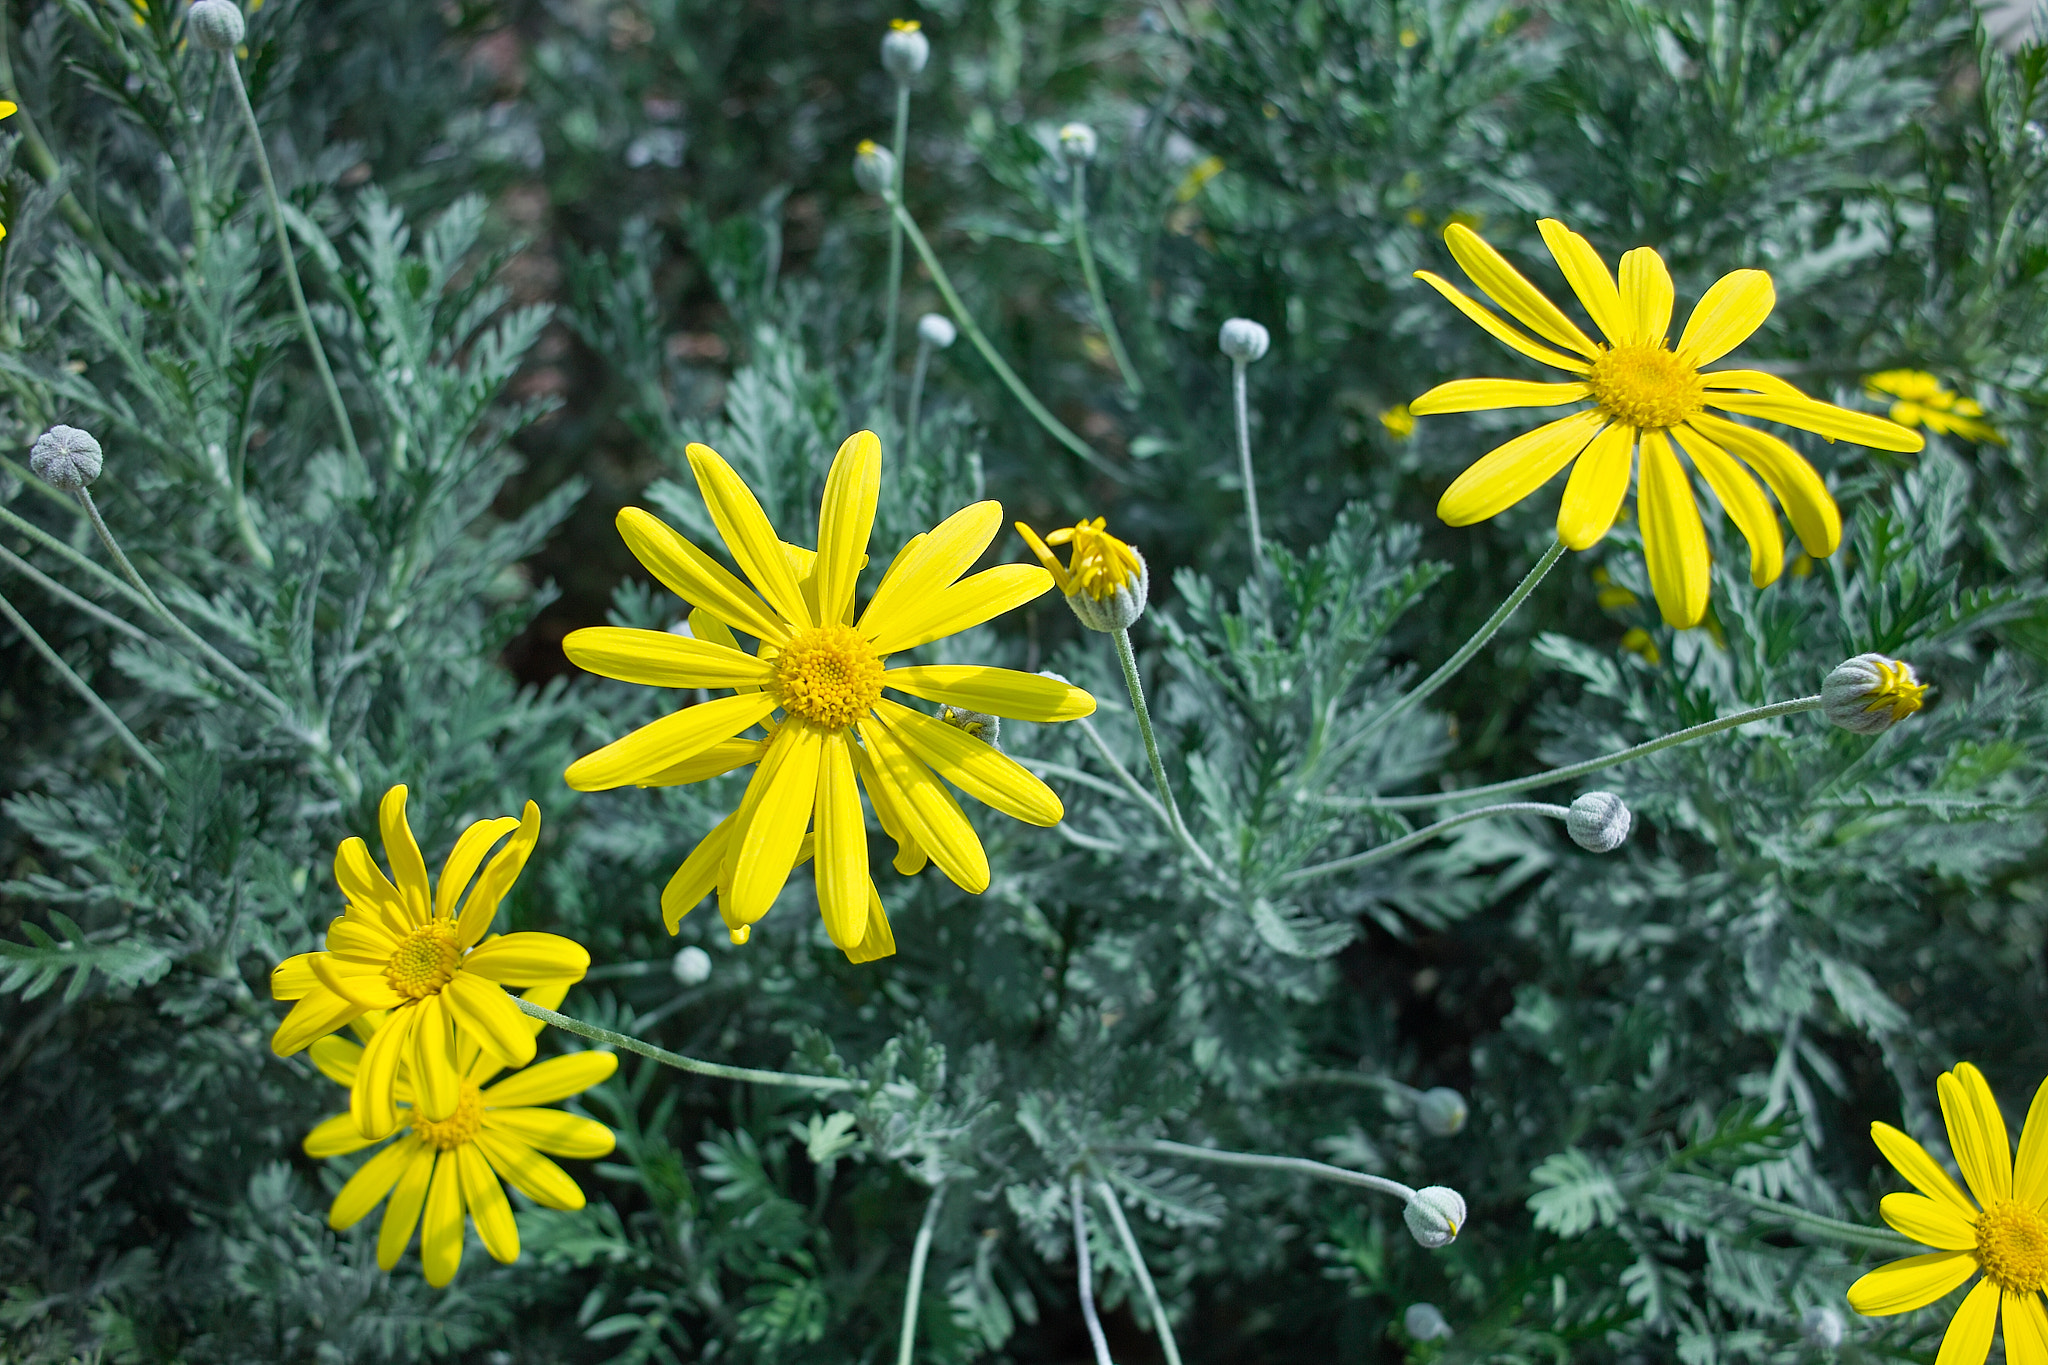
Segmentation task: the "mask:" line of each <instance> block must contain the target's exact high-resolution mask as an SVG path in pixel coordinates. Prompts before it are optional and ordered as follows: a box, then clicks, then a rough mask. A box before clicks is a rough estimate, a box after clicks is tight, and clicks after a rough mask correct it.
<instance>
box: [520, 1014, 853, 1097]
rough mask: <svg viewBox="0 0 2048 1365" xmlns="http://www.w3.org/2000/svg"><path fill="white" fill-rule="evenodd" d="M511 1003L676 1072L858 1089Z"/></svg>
mask: <svg viewBox="0 0 2048 1365" xmlns="http://www.w3.org/2000/svg"><path fill="white" fill-rule="evenodd" d="M512 1003H513V1004H515V1005H517V1006H519V1008H520V1009H522V1010H525V1011H526V1012H527V1013H528V1014H529V1015H531V1016H533V1017H534V1018H535V1019H538V1020H540V1021H541V1022H543V1023H547V1024H553V1025H554V1026H555V1027H556V1028H558V1029H561V1030H563V1031H564V1032H567V1033H573V1034H576V1035H577V1036H578V1037H581V1038H588V1039H589V1040H590V1041H591V1042H593V1043H605V1044H608V1045H610V1046H612V1047H622V1048H624V1049H625V1050H626V1051H628V1052H634V1053H638V1054H639V1055H640V1056H642V1057H647V1058H650V1059H652V1060H654V1061H657V1062H660V1063H661V1064H662V1065H663V1066H672V1067H674V1068H675V1069H676V1070H678V1071H688V1072H692V1073H694V1074H696V1075H699V1076H712V1077H715V1078H717V1079H718V1080H722V1081H746V1082H748V1083H749V1084H752V1085H787V1086H792V1087H795V1088H796V1089H799V1090H818V1091H840V1090H858V1089H860V1082H859V1081H849V1080H844V1079H841V1078H840V1077H837V1076H801V1075H798V1074H796V1073H795V1072H791V1071H759V1070H756V1069H755V1068H753V1067H751V1066H727V1065H725V1064H724V1063H723V1062H700V1061H698V1060H697V1059H696V1058H695V1057H685V1056H683V1054H682V1053H680V1052H670V1051H669V1050H668V1049H667V1048H660V1047H656V1046H655V1045H654V1044H652V1043H643V1042H641V1041H640V1040H639V1039H638V1038H635V1037H633V1036H632V1035H630V1034H625V1033H614V1032H613V1031H612V1030H610V1029H608V1028H600V1027H598V1026H597V1025H596V1024H586V1023H584V1022H583V1021H582V1020H581V1019H572V1018H570V1017H569V1016H568V1015H566V1014H558V1013H556V1012H555V1011H554V1010H551V1009H548V1008H547V1007H546V1006H544V1005H536V1004H534V1003H533V1002H532V1001H531V1000H521V999H519V998H518V997H517V996H514V997H513V1000H512Z"/></svg>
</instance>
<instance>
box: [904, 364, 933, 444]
mask: <svg viewBox="0 0 2048 1365" xmlns="http://www.w3.org/2000/svg"><path fill="white" fill-rule="evenodd" d="M931 366H932V344H931V343H930V342H929V341H926V340H925V339H924V338H923V337H919V338H918V339H917V363H916V364H914V365H912V366H911V367H910V401H909V402H908V403H906V404H905V405H904V408H903V458H904V460H905V461H906V462H911V463H914V462H915V461H916V460H917V423H918V418H919V417H920V416H921V415H922V414H921V412H920V409H922V408H923V407H924V379H925V374H926V372H927V371H929V370H930V369H931Z"/></svg>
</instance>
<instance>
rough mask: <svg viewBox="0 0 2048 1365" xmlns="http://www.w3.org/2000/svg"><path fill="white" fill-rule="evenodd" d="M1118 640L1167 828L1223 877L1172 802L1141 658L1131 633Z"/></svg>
mask: <svg viewBox="0 0 2048 1365" xmlns="http://www.w3.org/2000/svg"><path fill="white" fill-rule="evenodd" d="M1114 638H1115V640H1116V659H1117V662H1118V663H1120V664H1122V665H1123V669H1124V686H1125V687H1127V688H1129V689H1130V693H1131V711H1132V713H1133V714H1135V715H1136V716H1137V718H1138V733H1139V734H1141V735H1143V736H1144V737H1145V757H1146V758H1147V759H1149V760H1150V761H1151V763H1152V781H1153V782H1154V783H1155V784H1157V786H1158V787H1159V800H1160V803H1161V805H1162V806H1163V807H1164V808H1165V813H1166V817H1167V827H1168V828H1169V829H1171V830H1172V831H1173V834H1174V837H1175V838H1177V839H1179V840H1180V841H1181V844H1182V845H1183V846H1184V847H1186V849H1187V851H1188V852H1190V853H1192V854H1194V855H1195V861H1197V862H1199V863H1200V864H1201V865H1202V866H1203V868H1204V869H1206V870H1207V871H1208V873H1209V875H1210V876H1212V877H1220V876H1222V872H1221V871H1220V870H1219V869H1218V868H1217V866H1216V864H1215V862H1214V860H1212V859H1211V858H1210V857H1209V855H1208V853H1207V852H1205V851H1204V850H1203V848H1202V846H1201V845H1200V844H1198V843H1196V842H1195V836H1194V835H1192V834H1190V833H1189V832H1188V825H1187V821H1185V820H1183V819H1181V816H1180V806H1179V804H1178V803H1177V802H1175V801H1174V799H1173V785H1172V784H1171V783H1170V782H1168V781H1167V780H1166V764H1165V763H1164V762H1163V761H1162V760H1161V759H1160V757H1159V737H1158V736H1157V735H1155V734H1154V733H1153V732H1152V711H1151V708H1149V707H1148V706H1146V705H1145V684H1144V683H1143V682H1141V681H1139V678H1138V656H1137V655H1136V654H1135V653H1134V652H1133V651H1132V649H1131V632H1130V631H1129V630H1127V629H1122V628H1119V629H1118V630H1117V631H1116V633H1115V636H1114Z"/></svg>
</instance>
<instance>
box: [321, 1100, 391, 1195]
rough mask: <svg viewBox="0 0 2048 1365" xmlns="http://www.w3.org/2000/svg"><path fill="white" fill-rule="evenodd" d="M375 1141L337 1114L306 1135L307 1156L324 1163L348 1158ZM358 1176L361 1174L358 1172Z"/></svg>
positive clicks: (348, 1119)
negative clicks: (343, 1157) (330, 1158)
mask: <svg viewBox="0 0 2048 1365" xmlns="http://www.w3.org/2000/svg"><path fill="white" fill-rule="evenodd" d="M375 1141H376V1139H375V1138H366V1137H364V1136H363V1135H362V1134H361V1133H360V1132H358V1131H356V1121H355V1120H354V1119H352V1118H350V1117H349V1116H348V1115H347V1114H336V1115H334V1116H333V1117H332V1118H327V1119H322V1120H321V1121H320V1122H319V1123H318V1124H316V1125H315V1126H314V1128H313V1131H312V1132H310V1133H308V1134H306V1155H307V1156H310V1157H316V1158H318V1159H320V1160H323V1161H324V1160H326V1159H327V1158H329V1157H336V1156H347V1155H348V1154H349V1153H350V1152H360V1151H362V1150H363V1148H365V1147H367V1146H369V1145H370V1144H371V1143H372V1142H375ZM358 1174H361V1173H360V1172H358ZM391 1178H392V1179H393V1180H396V1179H398V1173H397V1172H396V1171H393V1172H392V1174H391ZM389 1188H390V1186H388V1185H387V1186H386V1187H385V1189H389ZM383 1197H384V1190H379V1191H378V1192H377V1199H382V1198H383ZM370 1202H371V1203H373V1204H374V1203H376V1202H377V1201H376V1199H373V1200H371V1201H370ZM349 1221H350V1222H354V1221H355V1220H354V1219H350V1220H349Z"/></svg>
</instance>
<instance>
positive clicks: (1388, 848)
mask: <svg viewBox="0 0 2048 1365" xmlns="http://www.w3.org/2000/svg"><path fill="white" fill-rule="evenodd" d="M1570 814H1571V811H1570V810H1569V809H1568V808H1566V807H1564V806H1553V805H1551V804H1549V803H1548V802H1544V801H1510V802H1507V803H1505V804H1503V805H1499V806H1483V807H1481V808H1480V809H1478V810H1467V811H1460V812H1458V813H1457V814H1456V815H1451V816H1446V817H1445V818H1444V819H1442V820H1439V821H1437V822H1436V823H1435V824H1433V825H1425V826H1423V827H1422V828H1421V829H1418V830H1416V831H1415V832H1414V833H1413V834H1404V835H1402V836H1401V837H1400V838H1398V839H1395V840H1393V841H1392V842H1391V843H1385V844H1381V845H1380V846H1379V847H1378V848H1369V849H1367V850H1366V851H1365V852H1363V853H1354V854H1352V855H1351V856H1350V857H1348V858H1338V859H1336V860H1335V861H1333V862H1327V863H1317V864H1316V865H1315V866H1314V867H1298V868H1296V869H1295V870H1294V871H1292V872H1290V873H1288V874H1287V875H1286V876H1284V877H1282V878H1281V879H1280V885H1282V886H1293V885H1294V884H1295V883H1296V882H1305V881H1311V880H1313V879H1315V878H1317V877H1327V876H1329V875H1330V874H1332V873H1334V872H1349V871H1351V870H1353V869H1354V868H1360V867H1370V866H1371V865H1372V864H1374V863H1382V862H1385V861H1386V860H1387V859H1389V858H1391V857H1393V856H1394V855H1395V854H1397V853H1405V852H1407V851H1408V850H1409V849H1411V848H1413V847H1415V846H1416V845H1417V844H1426V843H1428V842H1429V841H1430V840H1431V839H1434V838H1436V837H1437V836H1438V835H1440V834H1445V833H1448V832H1449V831H1451V830H1453V829H1456V828H1457V827H1458V826H1459V825H1469V824H1471V823H1472V822H1473V821H1474V820H1490V819H1492V818H1493V817H1494V816H1496V815H1543V816H1548V817H1549V818H1550V819H1552V820H1562V819H1564V818H1565V817H1566V816H1568V815H1570Z"/></svg>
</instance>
